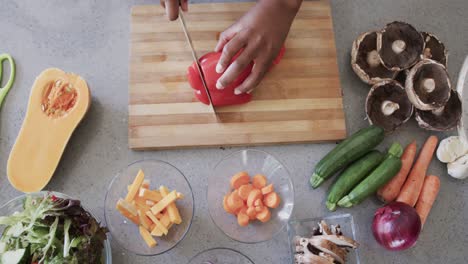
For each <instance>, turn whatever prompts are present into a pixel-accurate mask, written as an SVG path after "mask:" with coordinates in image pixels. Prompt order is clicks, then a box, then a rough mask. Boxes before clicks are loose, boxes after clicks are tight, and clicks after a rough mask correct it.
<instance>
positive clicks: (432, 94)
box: [405, 59, 452, 111]
mask: <svg viewBox="0 0 468 264" xmlns="http://www.w3.org/2000/svg"><path fill="white" fill-rule="evenodd" d="M451 87H452V85H451V83H450V77H449V75H448V72H447V69H446V68H445V67H444V65H442V64H440V63H438V62H435V61H433V60H429V59H424V60H422V61H420V62H419V63H418V64H416V65H415V66H414V67H413V68H412V69H411V70H410V72H409V74H408V77H407V78H406V82H405V88H406V93H407V94H408V98H409V100H410V101H411V103H413V105H414V107H416V108H417V109H419V110H423V111H428V110H434V109H437V108H441V107H442V106H444V105H445V104H446V103H447V101H448V100H449V98H450V91H451V90H452V89H451Z"/></svg>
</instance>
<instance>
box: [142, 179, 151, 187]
mask: <svg viewBox="0 0 468 264" xmlns="http://www.w3.org/2000/svg"><path fill="white" fill-rule="evenodd" d="M149 187H150V180H148V179H144V180H143V183H141V188H145V189H149Z"/></svg>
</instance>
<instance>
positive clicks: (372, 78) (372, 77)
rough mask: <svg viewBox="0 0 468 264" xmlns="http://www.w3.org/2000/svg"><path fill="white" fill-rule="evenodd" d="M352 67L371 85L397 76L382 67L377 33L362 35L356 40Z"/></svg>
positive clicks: (353, 48)
mask: <svg viewBox="0 0 468 264" xmlns="http://www.w3.org/2000/svg"><path fill="white" fill-rule="evenodd" d="M351 67H352V68H353V70H354V72H355V73H356V74H357V75H358V76H359V78H361V80H362V81H363V82H365V83H368V84H371V85H373V84H376V83H378V82H380V81H382V80H384V79H393V78H395V76H396V74H397V72H394V71H391V70H389V69H387V68H385V67H384V66H383V65H382V62H381V60H380V58H379V53H378V52H377V31H371V32H366V33H362V34H361V35H359V37H357V39H355V40H354V42H353V47H352V49H351Z"/></svg>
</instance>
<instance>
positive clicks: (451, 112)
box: [416, 90, 462, 131]
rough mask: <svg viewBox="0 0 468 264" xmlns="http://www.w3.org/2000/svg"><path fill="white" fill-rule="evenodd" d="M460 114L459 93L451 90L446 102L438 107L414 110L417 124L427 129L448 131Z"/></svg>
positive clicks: (456, 123)
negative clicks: (429, 109)
mask: <svg viewBox="0 0 468 264" xmlns="http://www.w3.org/2000/svg"><path fill="white" fill-rule="evenodd" d="M461 115H462V102H461V100H460V95H459V94H458V93H457V91H455V90H451V96H450V99H449V101H448V102H447V104H446V105H445V106H444V107H443V108H440V109H436V110H432V111H421V110H418V109H417V110H416V121H417V122H418V125H419V126H420V127H422V128H424V129H427V130H434V131H448V130H452V129H454V128H455V127H457V125H458V124H459V122H460V118H461Z"/></svg>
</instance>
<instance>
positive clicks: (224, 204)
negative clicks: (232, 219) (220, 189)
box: [223, 194, 234, 214]
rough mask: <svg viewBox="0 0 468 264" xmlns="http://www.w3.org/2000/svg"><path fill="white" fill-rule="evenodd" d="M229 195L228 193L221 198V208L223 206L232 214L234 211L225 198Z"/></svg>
mask: <svg viewBox="0 0 468 264" xmlns="http://www.w3.org/2000/svg"><path fill="white" fill-rule="evenodd" d="M228 197H229V194H228V195H225V196H224V198H223V208H224V211H226V212H228V213H230V214H234V211H233V210H232V209H231V208H230V207H229V205H228V204H227V199H228Z"/></svg>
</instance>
